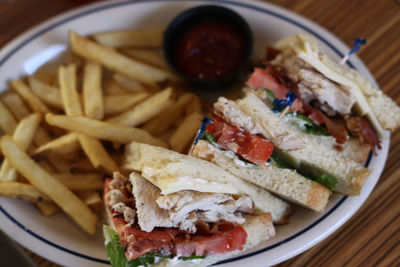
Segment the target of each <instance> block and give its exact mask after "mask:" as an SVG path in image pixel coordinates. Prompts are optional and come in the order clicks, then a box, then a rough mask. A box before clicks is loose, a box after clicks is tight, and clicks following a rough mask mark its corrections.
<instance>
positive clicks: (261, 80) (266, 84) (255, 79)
mask: <svg viewBox="0 0 400 267" xmlns="http://www.w3.org/2000/svg"><path fill="white" fill-rule="evenodd" d="M246 84H247V85H248V86H250V87H252V88H254V89H260V88H266V89H268V90H271V91H272V92H273V93H274V96H275V98H278V99H286V94H287V93H289V92H290V91H291V90H289V89H288V88H287V87H286V86H285V85H283V84H281V83H280V82H279V81H278V80H277V79H276V78H275V77H274V76H273V75H272V74H271V73H269V72H268V71H267V70H265V69H261V68H255V69H254V72H253V73H252V74H251V75H250V78H249V80H248V81H247V83H246ZM291 110H293V111H294V110H296V111H302V110H303V104H302V101H301V100H300V99H298V98H297V99H295V100H294V102H293V104H292V106H291Z"/></svg>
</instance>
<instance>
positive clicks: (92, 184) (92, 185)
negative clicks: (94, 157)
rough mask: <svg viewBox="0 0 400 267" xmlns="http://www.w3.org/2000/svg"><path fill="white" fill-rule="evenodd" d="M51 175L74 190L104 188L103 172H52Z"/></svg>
mask: <svg viewBox="0 0 400 267" xmlns="http://www.w3.org/2000/svg"><path fill="white" fill-rule="evenodd" d="M51 175H52V176H53V177H54V178H56V179H57V180H58V181H60V182H61V183H62V184H64V185H65V186H66V187H68V188H69V189H70V190H72V191H87V190H102V189H103V188H104V182H103V174H101V173H86V174H69V173H63V174H60V173H52V174H51Z"/></svg>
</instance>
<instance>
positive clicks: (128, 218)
mask: <svg viewBox="0 0 400 267" xmlns="http://www.w3.org/2000/svg"><path fill="white" fill-rule="evenodd" d="M138 145H139V144H138ZM134 147H135V149H136V148H139V149H140V145H139V146H134ZM150 147H151V146H150ZM130 149H132V147H131V148H129V150H130ZM166 151H167V152H166V153H167V154H168V153H170V152H171V151H168V150H166ZM172 153H173V154H175V152H172ZM173 154H170V156H172V157H170V158H174V155H173ZM176 154H178V153H176ZM178 155H179V154H178ZM181 156H182V158H181V162H180V163H182V164H188V165H189V166H188V168H187V169H181V168H180V166H179V165H178V166H176V167H178V169H176V168H175V170H174V171H173V172H174V174H173V175H172V176H174V175H177V177H176V178H177V179H181V180H184V184H186V186H184V187H190V189H189V188H186V189H184V188H179V189H174V190H172V189H171V188H169V192H168V193H167V194H166V193H165V191H163V188H164V187H163V186H161V188H160V187H159V185H161V184H163V182H162V180H164V179H167V180H169V179H168V178H170V179H173V177H172V176H170V175H171V171H172V169H174V166H171V165H170V166H169V167H170V168H168V166H167V165H164V167H166V171H167V172H166V174H165V175H163V174H162V172H163V169H157V168H156V167H155V166H154V165H153V166H147V164H146V163H144V164H143V162H142V163H139V165H140V166H141V167H137V168H136V167H135V169H137V170H136V171H133V172H131V173H130V175H129V178H125V177H124V176H122V175H121V174H119V173H114V177H113V179H107V181H106V184H105V190H104V202H105V206H106V210H107V213H108V217H109V219H110V224H111V226H105V227H104V235H105V239H106V241H105V245H106V249H107V252H108V254H109V257H110V260H111V263H112V265H113V266H142V265H143V266H150V265H155V266H192V265H193V266H207V265H211V264H213V263H216V262H218V261H221V260H223V259H226V258H229V257H232V256H234V255H235V254H237V253H240V252H242V251H244V250H246V249H248V248H251V247H253V246H255V245H257V244H258V243H260V242H262V241H264V240H267V239H269V238H270V237H272V236H274V235H275V230H274V226H273V222H272V217H271V214H270V213H259V214H255V213H254V210H255V203H254V201H253V198H252V197H251V196H249V195H247V194H243V193H241V192H240V191H239V190H237V189H235V188H234V187H230V188H227V189H226V190H218V191H223V192H216V191H217V190H215V189H214V190H212V192H208V191H210V190H207V189H206V187H204V186H203V187H201V188H200V189H199V190H196V184H198V183H199V182H200V180H202V178H201V177H198V176H197V174H196V173H195V172H192V171H190V164H191V160H190V157H189V156H185V155H181ZM152 157H154V158H155V161H158V160H157V154H152ZM185 157H188V159H187V162H185ZM132 159H133V158H132V157H131V158H129V159H127V161H126V164H125V165H126V167H127V169H130V167H129V166H131V163H132V162H131V160H132ZM160 160H161V161H165V158H161V159H160ZM196 161H200V160H199V159H196ZM207 163H208V162H207ZM142 164H143V165H142ZM178 164H179V163H178ZM208 164H210V163H208ZM139 165H136V166H139ZM191 167H192V168H196V167H195V166H191ZM147 168H151V169H152V170H151V171H150V174H149V172H148V171H149V170H147ZM214 170H215V169H214ZM222 175H223V174H222ZM196 180H197V181H196ZM155 181H156V182H155ZM204 182H208V181H205V180H203V181H201V182H200V183H204ZM227 184H228V183H226V184H224V187H225V186H226V185H227ZM212 185H213V186H217V187H218V186H221V185H222V184H218V183H217V182H215V183H214V184H212Z"/></svg>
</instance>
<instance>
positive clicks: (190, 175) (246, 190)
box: [123, 142, 292, 223]
mask: <svg viewBox="0 0 400 267" xmlns="http://www.w3.org/2000/svg"><path fill="white" fill-rule="evenodd" d="M123 169H125V170H128V171H138V172H141V175H142V176H143V177H145V178H146V179H147V180H148V181H150V182H151V183H153V184H154V185H155V186H157V187H158V188H159V189H160V190H161V194H163V195H169V194H172V193H176V192H178V191H182V190H194V191H198V192H205V193H225V194H233V195H235V196H241V195H248V196H251V198H252V200H253V202H254V206H255V213H256V214H262V213H266V212H269V213H271V216H272V219H273V221H274V223H284V222H286V220H287V216H288V215H289V214H290V213H291V212H292V207H291V206H290V205H289V204H288V203H287V202H285V201H284V200H282V199H280V198H277V197H275V196H274V195H272V194H270V193H269V192H268V191H267V190H266V189H264V188H262V187H260V186H257V185H255V184H253V183H250V182H248V181H245V180H242V179H240V178H238V177H236V176H235V175H232V174H231V173H229V172H228V171H226V170H224V169H223V168H220V167H218V166H217V165H215V164H213V163H210V162H208V161H206V160H202V159H199V158H196V157H193V156H188V155H183V154H180V153H177V152H174V151H171V150H168V149H165V148H160V147H156V146H152V145H146V144H141V143H136V142H132V143H131V144H129V145H128V146H127V147H126V149H125V162H124V165H123Z"/></svg>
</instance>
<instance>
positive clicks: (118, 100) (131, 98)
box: [104, 92, 150, 115]
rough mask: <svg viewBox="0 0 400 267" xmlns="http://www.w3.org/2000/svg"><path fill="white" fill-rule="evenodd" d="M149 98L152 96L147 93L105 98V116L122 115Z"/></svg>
mask: <svg viewBox="0 0 400 267" xmlns="http://www.w3.org/2000/svg"><path fill="white" fill-rule="evenodd" d="M148 96H150V94H149V93H147V92H143V93H137V94H119V95H110V96H105V97H104V113H105V115H115V114H118V113H121V112H123V111H126V110H127V109H129V108H131V107H133V106H134V105H135V104H137V103H139V102H141V101H142V100H144V99H146V98H147V97H148Z"/></svg>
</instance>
